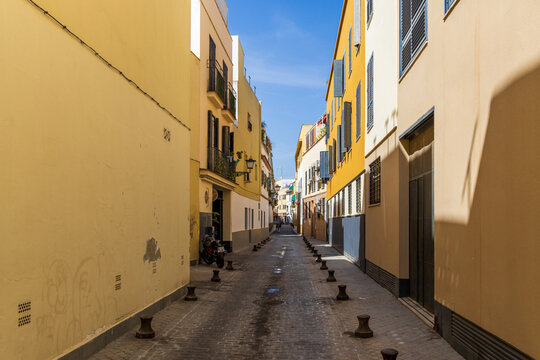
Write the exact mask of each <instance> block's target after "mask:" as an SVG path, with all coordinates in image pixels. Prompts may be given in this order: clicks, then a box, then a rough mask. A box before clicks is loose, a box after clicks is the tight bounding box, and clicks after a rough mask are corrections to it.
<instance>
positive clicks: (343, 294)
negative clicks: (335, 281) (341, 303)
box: [336, 285, 349, 300]
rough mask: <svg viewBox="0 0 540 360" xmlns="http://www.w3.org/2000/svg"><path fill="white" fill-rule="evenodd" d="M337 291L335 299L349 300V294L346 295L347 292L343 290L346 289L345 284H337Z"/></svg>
mask: <svg viewBox="0 0 540 360" xmlns="http://www.w3.org/2000/svg"><path fill="white" fill-rule="evenodd" d="M338 289H339V293H338V294H337V297H336V299H337V300H349V295H347V292H346V291H345V290H346V289H347V285H338Z"/></svg>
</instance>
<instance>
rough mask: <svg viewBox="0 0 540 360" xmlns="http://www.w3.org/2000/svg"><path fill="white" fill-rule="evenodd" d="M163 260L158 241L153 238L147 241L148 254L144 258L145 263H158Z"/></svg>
mask: <svg viewBox="0 0 540 360" xmlns="http://www.w3.org/2000/svg"><path fill="white" fill-rule="evenodd" d="M159 259H161V250H160V249H159V245H158V242H157V240H156V239H154V238H151V239H148V240H147V241H146V252H145V254H144V256H143V262H148V263H149V262H152V261H158V260H159Z"/></svg>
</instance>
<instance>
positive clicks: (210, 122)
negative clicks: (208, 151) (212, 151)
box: [207, 110, 214, 148]
mask: <svg viewBox="0 0 540 360" xmlns="http://www.w3.org/2000/svg"><path fill="white" fill-rule="evenodd" d="M213 118H214V116H213V115H212V111H210V110H208V134H207V135H208V139H207V142H208V147H209V148H211V147H213V145H214V144H213V140H214V136H213V134H212V132H213V130H214V121H213V120H214V119H213Z"/></svg>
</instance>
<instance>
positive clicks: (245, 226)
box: [244, 208, 249, 230]
mask: <svg viewBox="0 0 540 360" xmlns="http://www.w3.org/2000/svg"><path fill="white" fill-rule="evenodd" d="M248 228H249V213H248V208H244V230H248Z"/></svg>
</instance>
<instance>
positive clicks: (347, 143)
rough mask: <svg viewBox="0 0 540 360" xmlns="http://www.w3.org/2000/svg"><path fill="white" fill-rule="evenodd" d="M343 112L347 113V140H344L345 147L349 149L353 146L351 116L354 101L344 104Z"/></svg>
mask: <svg viewBox="0 0 540 360" xmlns="http://www.w3.org/2000/svg"><path fill="white" fill-rule="evenodd" d="M343 110H344V111H343V112H344V113H345V124H344V127H345V131H344V134H345V140H344V142H343V143H344V147H345V148H347V149H350V148H351V117H352V102H350V101H346V102H345V105H344V106H343Z"/></svg>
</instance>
